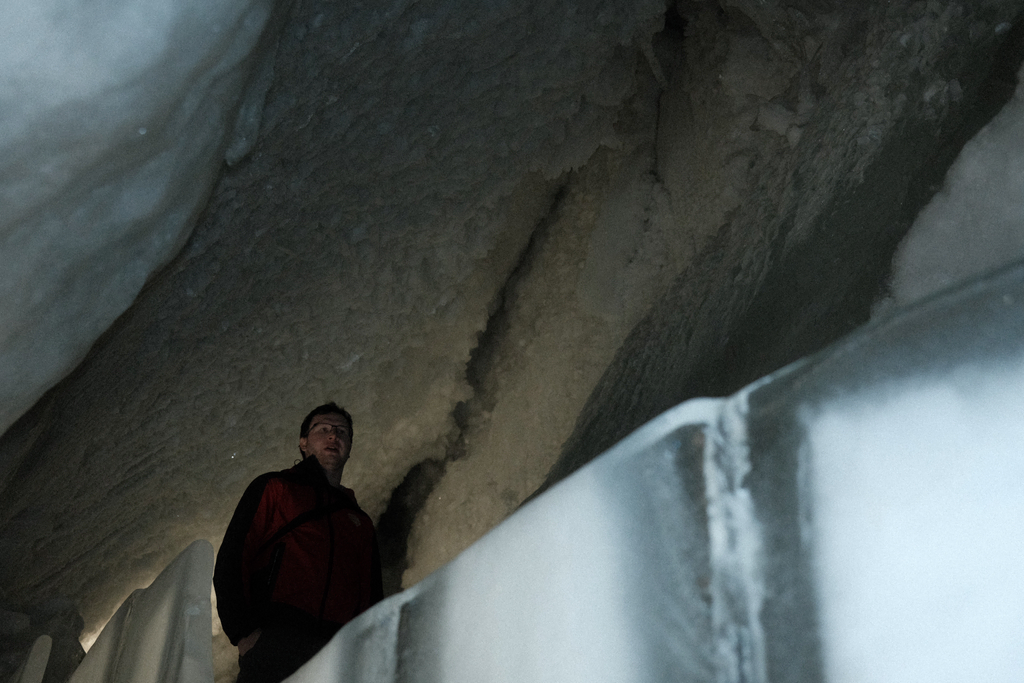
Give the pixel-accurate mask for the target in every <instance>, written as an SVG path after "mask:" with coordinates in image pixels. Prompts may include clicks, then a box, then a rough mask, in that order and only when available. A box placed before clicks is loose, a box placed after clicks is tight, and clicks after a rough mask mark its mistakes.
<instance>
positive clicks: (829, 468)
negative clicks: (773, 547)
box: [807, 360, 1024, 683]
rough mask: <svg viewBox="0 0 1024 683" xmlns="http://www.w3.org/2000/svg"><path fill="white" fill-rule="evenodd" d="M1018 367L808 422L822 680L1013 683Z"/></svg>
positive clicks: (851, 403)
mask: <svg viewBox="0 0 1024 683" xmlns="http://www.w3.org/2000/svg"><path fill="white" fill-rule="evenodd" d="M1021 386H1024V362H1022V361H1020V360H1018V361H1016V362H1015V363H1003V364H997V363H992V364H990V365H986V366H978V367H962V368H961V369H959V370H957V371H956V372H954V373H951V374H950V376H945V377H937V376H933V377H928V378H923V379H919V380H914V381H907V382H903V383H901V384H900V385H899V386H891V387H881V388H878V387H876V388H872V389H871V390H870V391H867V392H863V393H862V394H861V395H855V396H850V397H848V398H846V399H843V400H840V401H837V402H835V403H833V404H831V405H827V406H825V407H824V408H823V409H822V412H820V413H819V414H817V415H814V416H808V417H807V426H808V432H809V442H810V449H809V452H810V460H809V464H810V468H811V482H812V490H813V494H812V495H813V497H812V501H813V510H814V530H815V539H816V540H815V542H816V544H817V547H816V550H815V556H816V561H817V570H816V571H817V589H818V593H819V595H820V615H821V624H822V628H821V633H822V642H823V649H824V659H825V669H826V677H827V680H828V681H829V682H830V683H853V682H856V683H876V682H877V683H881V682H882V681H900V682H901V683H916V682H918V681H920V682H922V683H924V682H927V683H946V682H948V683H953V682H959V681H968V680H971V681H989V682H991V683H999V682H1006V683H1009V682H1010V681H1018V680H1020V672H1021V671H1024V589H1022V588H1021V582H1020V567H1021V566H1022V565H1024V538H1022V536H1021V534H1020V529H1021V527H1022V526H1024V457H1022V453H1021V447H1020V444H1021V443H1024V420H1022V419H1021V416H1022V415H1024V394H1022V392H1021V391H1020V387H1021Z"/></svg>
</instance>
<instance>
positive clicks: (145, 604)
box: [68, 541, 213, 683]
mask: <svg viewBox="0 0 1024 683" xmlns="http://www.w3.org/2000/svg"><path fill="white" fill-rule="evenodd" d="M212 581H213V546H211V545H210V543H209V542H207V541H195V542H194V543H192V544H191V545H189V546H188V547H187V548H185V550H183V551H182V552H181V554H180V555H178V557H176V558H175V559H174V561H173V562H171V563H170V564H169V565H167V568H166V569H164V570H163V571H162V572H161V573H160V575H159V576H157V577H156V579H154V580H153V583H152V584H151V585H150V586H148V587H147V588H140V589H138V590H136V591H135V592H133V593H132V594H131V595H130V596H129V597H128V599H127V600H125V601H124V603H123V604H122V605H121V607H120V608H118V610H117V612H115V613H114V616H113V617H111V618H110V621H109V622H107V625H106V626H104V627H103V631H102V632H101V633H100V635H99V637H98V638H97V639H96V642H95V643H93V646H92V647H91V648H90V649H89V652H88V654H86V655H85V659H84V660H82V663H81V664H80V665H79V666H78V668H77V669H76V670H75V673H73V674H72V675H71V678H70V679H68V683H177V682H180V683H195V682H197V681H212V680H213V655H212V652H211V649H210V637H211V634H210V629H211V624H212V618H213V615H212V613H211V607H210V583H211V582H212Z"/></svg>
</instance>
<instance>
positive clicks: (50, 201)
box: [0, 0, 271, 431]
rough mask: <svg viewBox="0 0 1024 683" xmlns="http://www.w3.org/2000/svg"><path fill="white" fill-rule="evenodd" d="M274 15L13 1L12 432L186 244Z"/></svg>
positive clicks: (1, 317)
mask: <svg viewBox="0 0 1024 683" xmlns="http://www.w3.org/2000/svg"><path fill="white" fill-rule="evenodd" d="M270 10H271V2H269V0H232V1H229V2H217V3H208V2H201V1H185V2H175V3H167V2H161V1H159V0H119V1H116V2H109V3H103V4H100V5H97V4H95V3H88V2H73V3H68V2H63V1H61V0H41V1H40V2H20V1H19V0H3V2H0V13H2V14H3V16H4V21H3V24H2V25H0V206H2V207H3V209H2V211H0V255H2V259H3V269H2V270H0V431H3V430H5V429H7V427H9V426H10V424H11V423H12V422H13V421H14V420H15V419H17V417H18V416H20V415H21V414H22V413H23V412H24V411H25V410H26V409H28V407H29V406H31V405H32V403H34V402H35V401H36V399H38V398H39V397H40V396H41V395H42V394H43V392H44V391H46V390H47V389H48V388H50V387H51V386H52V385H53V384H55V383H56V382H57V381H58V380H59V379H61V378H62V377H63V376H64V375H66V374H67V373H68V372H69V371H70V370H71V369H72V368H73V367H74V366H75V365H77V364H78V363H79V362H80V361H81V359H82V357H83V356H84V355H85V352H86V351H87V350H88V349H89V347H90V346H91V345H92V343H93V342H94V341H95V340H96V338H97V337H98V336H99V335H100V333H102V332H103V331H104V330H105V329H106V328H107V327H108V326H109V325H110V324H111V323H112V322H113V321H114V319H115V318H116V317H117V316H118V315H120V314H121V313H122V312H123V311H124V310H125V309H126V308H127V307H128V306H129V304H131V302H132V301H133V300H134V299H135V296H136V295H137V294H138V292H139V290H140V289H141V288H142V285H143V284H144V283H145V281H146V278H147V277H148V276H149V275H150V274H151V273H152V272H153V271H154V270H155V269H156V268H158V267H159V266H161V265H163V264H164V263H166V262H167V261H168V260H169V259H170V258H171V256H173V255H174V254H175V253H177V251H178V250H179V249H180V248H181V246H182V244H183V243H184V240H185V238H186V237H187V236H188V233H189V231H190V230H191V229H192V227H193V223H194V220H195V216H196V214H197V213H198V212H199V210H200V209H201V208H202V205H203V203H204V202H205V201H206V199H207V197H208V194H209V190H210V188H211V187H212V184H213V180H214V177H215V174H216V172H217V171H218V170H219V166H220V162H221V159H222V158H223V156H222V155H223V151H224V149H225V147H226V145H227V144H228V141H229V140H228V136H229V135H230V133H231V132H232V128H233V123H234V119H233V117H234V115H235V109H236V105H237V102H238V100H239V98H240V96H241V94H242V91H243V88H244V86H245V85H246V82H247V79H248V72H249V65H248V61H249V58H250V52H251V51H252V50H253V48H254V46H255V45H256V44H257V40H258V39H259V37H260V34H261V33H262V31H263V28H264V25H265V23H266V21H267V18H268V16H269V13H270ZM240 152H241V150H236V151H235V154H236V155H238V154H239V153H240Z"/></svg>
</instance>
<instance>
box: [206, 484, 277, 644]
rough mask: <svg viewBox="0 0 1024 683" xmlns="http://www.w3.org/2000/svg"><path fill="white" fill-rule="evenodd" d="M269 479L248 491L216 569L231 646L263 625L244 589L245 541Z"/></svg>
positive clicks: (227, 533) (219, 610)
mask: <svg viewBox="0 0 1024 683" xmlns="http://www.w3.org/2000/svg"><path fill="white" fill-rule="evenodd" d="M269 480H270V478H269V477H267V476H263V477H259V478H258V479H256V480H255V481H253V482H252V483H251V484H249V487H248V488H247V489H246V490H245V493H244V494H242V499H241V500H240V501H239V502H238V507H236V508H235V514H234V515H232V517H231V521H230V522H229V523H228V528H227V531H225V532H224V540H223V541H222V542H221V545H220V550H219V551H218V552H217V563H216V565H215V566H214V570H213V588H214V590H215V591H216V593H217V613H218V614H219V615H220V623H221V625H222V626H223V627H224V633H225V634H226V635H227V637H228V639H230V640H231V644H232V645H237V644H238V641H239V640H241V639H242V638H244V637H246V636H247V635H249V634H250V633H252V632H253V631H255V630H256V629H257V628H259V626H260V624H259V621H258V618H257V615H256V614H255V611H254V610H253V606H252V604H251V603H250V601H249V599H248V596H247V595H246V590H245V585H246V583H247V582H246V581H245V577H244V574H245V572H246V571H248V569H249V568H246V567H245V566H244V562H243V555H244V551H245V539H246V537H247V536H248V534H249V529H250V528H251V527H252V522H253V519H254V518H255V517H256V511H257V510H258V509H259V506H260V502H261V501H262V499H263V493H264V490H265V489H266V486H267V482H268V481H269Z"/></svg>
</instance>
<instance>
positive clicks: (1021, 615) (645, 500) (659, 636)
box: [72, 264, 1024, 683]
mask: <svg viewBox="0 0 1024 683" xmlns="http://www.w3.org/2000/svg"><path fill="white" fill-rule="evenodd" d="M1022 301H1024V264H1018V265H1017V266H1016V267H1014V268H1010V269H1006V270H1004V271H1002V272H1000V273H997V274H996V275H994V276H992V277H990V278H987V279H986V280H984V281H980V282H976V283H974V284H972V285H971V286H969V287H966V288H962V289H959V290H955V291H952V292H950V293H947V295H946V296H944V297H941V298H937V299H932V300H930V301H928V302H926V303H925V304H924V305H919V306H917V307H911V308H908V309H905V310H903V311H901V312H900V313H899V314H898V315H895V316H892V317H890V318H887V319H886V320H885V321H883V322H882V323H880V324H877V325H874V326H869V327H867V328H865V329H863V330H861V331H859V332H857V333H856V334H854V335H852V336H851V337H849V338H848V339H845V340H842V341H841V342H839V343H837V344H836V345H835V346H833V347H832V348H830V349H827V350H825V351H823V352H821V353H819V354H816V355H814V356H812V357H809V358H807V359H804V360H803V361H801V362H798V363H795V364H793V365H791V366H789V367H787V368H784V369H782V370H780V371H778V372H776V373H774V374H772V375H769V376H768V377H766V378H764V379H762V380H760V381H758V382H755V383H754V384H752V385H750V386H748V387H747V388H745V389H743V390H742V391H740V392H738V393H737V394H735V395H734V396H731V397H728V398H724V399H696V400H691V401H688V402H686V403H683V404H681V405H679V406H677V407H676V408H674V409H672V410H670V411H667V412H666V413H664V414H662V415H661V416H659V417H657V418H655V419H654V420H652V421H651V422H649V423H648V424H646V425H645V426H643V427H642V428H641V429H639V430H637V431H636V432H634V433H633V434H631V435H630V436H629V437H627V438H626V439H624V440H623V441H622V442H621V443H619V444H618V445H616V446H615V447H613V448H612V449H610V450H609V451H608V452H606V453H604V454H603V455H602V456H600V457H599V458H597V459H596V460H594V461H593V462H591V463H590V464H589V465H587V466H585V467H584V468H582V469H581V470H579V471H578V472H576V473H575V474H574V475H572V476H570V477H569V478H567V479H566V480H564V481H562V482H561V483H559V484H558V485H556V486H554V487H553V488H552V489H550V490H549V491H547V492H546V493H545V494H543V495H542V496H540V497H538V498H537V499H536V500H533V501H532V502H530V503H528V504H527V505H525V506H524V507H523V508H521V509H520V510H519V511H517V512H516V513H515V514H513V515H512V516H511V517H509V518H508V519H507V520H505V521H504V522H503V523H502V524H500V525H499V526H497V527H496V528H495V529H493V530H491V531H490V532H489V533H488V534H487V535H485V536H484V537H483V538H482V539H480V540H479V541H478V542H476V543H475V544H474V545H473V546H471V547H470V548H469V549H467V550H466V551H465V552H463V553H462V554H461V555H460V556H459V557H457V558H456V559H455V560H454V561H452V562H451V563H449V564H448V565H446V566H445V567H442V568H441V569H440V570H438V571H437V572H435V573H433V574H432V575H430V576H429V577H427V578H426V579H425V580H423V581H421V582H420V583H418V584H417V585H416V586H414V587H413V588H412V589H410V590H407V591H405V592H402V593H399V594H397V595H395V596H392V597H391V598H390V599H388V600H385V601H383V602H381V603H379V604H378V605H376V606H375V607H373V608H372V609H370V610H368V611H367V612H366V613H364V614H362V615H360V616H359V617H357V618H356V619H355V620H353V621H352V622H351V623H349V624H347V625H346V626H345V627H344V628H343V629H341V630H340V631H339V632H338V634H337V635H336V636H335V637H334V638H333V639H332V641H331V642H330V643H329V644H328V645H327V646H326V647H325V648H324V649H323V650H322V651H321V652H320V653H318V654H317V655H316V656H315V657H314V658H313V659H312V660H311V661H310V662H309V663H308V664H306V665H305V666H303V667H302V668H301V669H300V670H299V671H297V672H296V673H295V674H294V675H293V676H291V677H290V678H289V679H288V681H290V683H341V682H342V681H347V682H351V683H360V682H363V683H369V682H370V681H373V682H375V683H389V682H391V681H393V682H395V683H436V682H437V681H445V682H453V683H463V682H464V683H475V682H477V681H481V680H486V681H525V682H528V683H532V682H538V683H540V682H545V683H551V682H554V681H558V682H568V683H571V682H574V681H580V682H583V681H586V682H588V683H589V682H590V681H608V682H609V683H623V682H626V683H628V682H630V681H643V682H647V681H664V682H666V683H668V682H669V681H688V682H690V683H733V682H736V681H746V682H749V683H762V682H763V683H767V682H768V681H771V682H772V683H808V681H811V682H813V681H828V682H829V683H847V682H849V683H875V682H876V681H877V682H879V683H881V682H882V681H892V680H899V681H904V680H906V681H911V682H912V683H913V682H916V681H921V682H922V683H925V682H929V683H931V682H932V681H938V682H939V683H945V682H947V681H948V682H949V683H953V682H959V681H964V680H974V679H975V678H979V679H983V680H986V681H996V682H1003V681H1005V682H1007V683H1009V682H1011V681H1016V680H1018V679H1019V673H1020V671H1021V669H1022V666H1024V654H1022V653H1024V629H1021V628H1020V627H1021V624H1022V622H1024V589H1022V588H1021V585H1020V582H1019V580H1018V575H1019V571H1018V568H1019V567H1020V565H1021V562H1022V561H1024V541H1021V540H1020V539H1019V536H1020V534H1019V533H1018V530H1019V529H1020V527H1021V525H1022V524H1024V455H1022V453H1021V450H1020V443H1021V442H1022V441H1021V440H1022V439H1024V426H1022V422H1021V419H1020V416H1021V415H1022V414H1024V390H1022V387H1024V309H1022V307H1021V302H1022ZM212 562H213V557H212V548H210V546H209V545H208V544H206V543H205V542H202V541H200V542H197V543H196V544H194V545H193V546H191V547H190V548H189V549H188V550H187V551H186V552H184V553H182V555H181V556H180V557H179V558H178V559H177V560H176V561H175V562H174V563H172V565H171V566H170V567H168V569H167V570H165V571H164V572H163V573H162V574H161V575H160V577H159V578H158V579H157V580H156V581H155V582H154V583H153V585H152V586H151V587H150V588H149V589H147V590H146V591H144V592H143V591H140V592H138V593H136V594H134V595H133V596H132V598H130V600H129V601H128V602H127V603H126V604H125V605H124V606H122V608H121V609H120V610H119V611H118V612H117V614H115V617H114V619H113V620H112V622H111V624H109V625H108V626H107V627H106V629H104V632H103V634H102V635H101V636H100V639H99V640H98V641H97V643H96V646H95V647H94V648H93V650H91V651H90V653H89V655H88V656H87V658H86V661H85V662H83V664H82V667H80V669H79V671H78V672H76V674H75V675H74V676H73V677H72V683H78V682H79V681H82V682H84V681H94V680H96V681H99V680H111V681H114V680H132V681H150V680H153V681H155V680H183V681H184V680H188V681H199V682H202V681H209V680H210V679H211V678H212V675H213V674H212V667H208V666H206V663H207V662H208V660H207V659H206V653H208V649H207V647H206V646H207V644H208V639H207V638H206V636H207V635H208V631H206V628H207V625H208V624H209V618H210V612H209V611H208V609H206V608H205V607H206V606H207V605H208V603H207V596H208V589H209V578H210V574H211V571H212ZM787 574H788V575H787ZM806 577H809V580H805V578H806ZM175 588H178V589H179V590H177V591H176V590H174V589H175ZM181 594H184V598H183V599H177V597H176V596H180V595H181ZM133 620H135V621H133ZM138 620H141V621H138ZM129 622H132V623H129ZM808 624H811V625H812V626H811V627H810V628H808V627H807V625H808ZM179 628H181V629H182V630H181V631H177V630H176V629H179ZM122 634H123V635H124V636H125V641H124V643H122V644H118V642H117V640H116V639H117V637H118V636H119V635H122ZM182 641H185V646H184V647H177V645H178V644H180V643H181V642H182ZM167 648H169V649H167ZM154 654H157V655H158V656H155V657H154V656H153V655H154ZM155 662H160V663H161V666H162V667H163V669H162V670H159V671H158V669H157V668H155V667H154V663H155ZM794 662H796V665H795V666H794V665H793V664H794ZM179 663H180V664H181V667H182V668H181V669H180V671H179V668H178V667H179ZM133 666H134V667H138V668H139V671H135V670H134V669H132V668H131V667H133ZM119 670H124V671H128V672H130V675H126V676H125V677H124V678H120V677H118V676H117V675H110V673H109V672H111V671H114V672H117V671H119ZM181 672H184V673H181ZM165 674H166V675H165Z"/></svg>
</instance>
